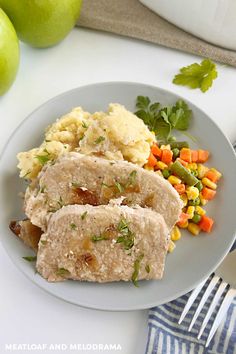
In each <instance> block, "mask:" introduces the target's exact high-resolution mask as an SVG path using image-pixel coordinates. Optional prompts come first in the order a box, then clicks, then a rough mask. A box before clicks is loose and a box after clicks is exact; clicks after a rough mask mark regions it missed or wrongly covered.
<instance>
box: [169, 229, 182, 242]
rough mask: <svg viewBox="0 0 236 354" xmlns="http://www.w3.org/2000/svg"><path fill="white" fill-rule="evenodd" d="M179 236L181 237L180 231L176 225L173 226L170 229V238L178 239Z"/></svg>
mask: <svg viewBox="0 0 236 354" xmlns="http://www.w3.org/2000/svg"><path fill="white" fill-rule="evenodd" d="M180 238H181V232H180V230H179V228H178V226H174V227H173V229H172V231H171V240H172V241H178V240H179V239H180Z"/></svg>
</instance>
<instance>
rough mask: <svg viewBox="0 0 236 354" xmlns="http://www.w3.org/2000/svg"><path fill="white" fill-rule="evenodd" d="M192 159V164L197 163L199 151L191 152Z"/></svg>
mask: <svg viewBox="0 0 236 354" xmlns="http://www.w3.org/2000/svg"><path fill="white" fill-rule="evenodd" d="M191 158H192V162H197V160H198V151H197V150H191Z"/></svg>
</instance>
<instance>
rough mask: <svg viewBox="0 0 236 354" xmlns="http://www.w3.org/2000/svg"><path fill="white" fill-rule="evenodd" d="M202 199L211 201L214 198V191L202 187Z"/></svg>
mask: <svg viewBox="0 0 236 354" xmlns="http://www.w3.org/2000/svg"><path fill="white" fill-rule="evenodd" d="M201 193H202V197H203V199H206V200H211V199H213V198H214V196H215V194H216V191H213V189H210V188H207V187H204V188H203V189H202V191H201Z"/></svg>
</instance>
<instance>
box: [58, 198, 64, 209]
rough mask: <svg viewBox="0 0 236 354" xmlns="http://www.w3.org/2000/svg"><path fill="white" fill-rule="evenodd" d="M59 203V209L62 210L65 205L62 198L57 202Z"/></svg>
mask: <svg viewBox="0 0 236 354" xmlns="http://www.w3.org/2000/svg"><path fill="white" fill-rule="evenodd" d="M57 203H58V204H59V207H60V208H62V207H63V206H64V205H65V203H64V202H63V200H62V197H61V196H60V198H59V200H58V201H57Z"/></svg>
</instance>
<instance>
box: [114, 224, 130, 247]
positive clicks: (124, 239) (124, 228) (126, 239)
mask: <svg viewBox="0 0 236 354" xmlns="http://www.w3.org/2000/svg"><path fill="white" fill-rule="evenodd" d="M117 230H118V231H119V233H120V236H118V237H117V240H116V243H122V244H123V246H124V249H125V250H130V249H131V248H132V247H133V245H134V233H133V232H131V231H130V229H129V225H128V223H127V221H126V220H125V219H121V220H120V222H119V224H118V226H117Z"/></svg>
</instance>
